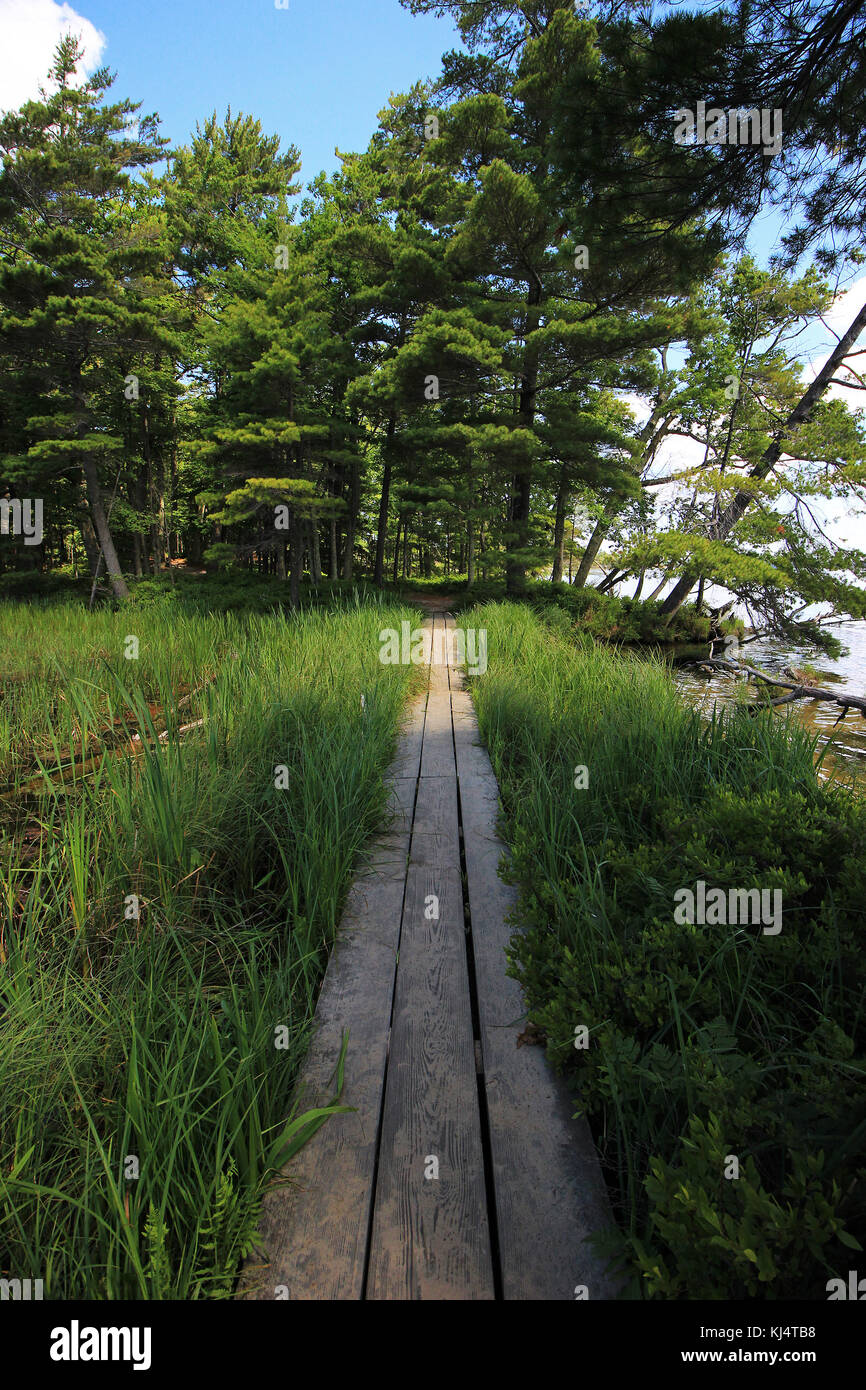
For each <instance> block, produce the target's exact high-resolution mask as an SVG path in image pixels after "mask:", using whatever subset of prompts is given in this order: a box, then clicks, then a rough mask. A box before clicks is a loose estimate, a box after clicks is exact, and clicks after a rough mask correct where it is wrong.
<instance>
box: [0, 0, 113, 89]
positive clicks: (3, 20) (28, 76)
mask: <svg viewBox="0 0 866 1390" xmlns="http://www.w3.org/2000/svg"><path fill="white" fill-rule="evenodd" d="M0 33H2V35H3V42H2V44H0V111H14V110H15V109H16V107H18V106H21V104H22V103H23V102H25V101H29V100H32V99H34V98H36V97H37V96H38V95H39V88H40V87H48V86H49V83H48V69H49V68H50V67H51V60H52V57H53V55H54V49H55V48H56V46H57V42H58V40H59V39H61V38H62V37H63V35H64V34H67V33H72V34H75V35H77V36H80V38H81V42H82V46H83V48H84V50H85V58H84V62H83V63H82V65H81V66H82V69H83V72H80V75H81V76H86V75H88V74H90V73H91V72H93V71H94V69H95V68H97V67H98V66H99V63H100V59H101V58H102V54H103V51H104V49H105V45H106V42H107V40H106V37H105V35H104V34H103V33H101V32H100V30H99V29H97V28H96V27H95V26H94V25H93V24H91V22H90V20H89V19H85V18H84V17H83V16H82V15H80V14H78V13H77V11H76V10H74V9H73V8H72V6H71V5H69V4H66V3H62V4H61V3H58V0H0Z"/></svg>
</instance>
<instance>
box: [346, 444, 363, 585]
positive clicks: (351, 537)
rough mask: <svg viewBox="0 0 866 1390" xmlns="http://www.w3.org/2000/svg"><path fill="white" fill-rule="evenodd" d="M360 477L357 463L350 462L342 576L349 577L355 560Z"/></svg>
mask: <svg viewBox="0 0 866 1390" xmlns="http://www.w3.org/2000/svg"><path fill="white" fill-rule="evenodd" d="M359 492H360V479H359V477H358V465H357V463H356V462H353V463H352V470H351V479H350V485H349V520H348V522H347V524H346V549H345V551H344V552H343V578H344V579H351V578H352V570H353V566H354V562H355V529H356V527H357V524H358V507H359V504H360V496H359Z"/></svg>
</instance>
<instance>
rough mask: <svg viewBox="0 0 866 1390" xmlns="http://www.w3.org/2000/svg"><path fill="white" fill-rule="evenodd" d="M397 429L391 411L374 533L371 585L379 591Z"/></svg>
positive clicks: (382, 573)
mask: <svg viewBox="0 0 866 1390" xmlns="http://www.w3.org/2000/svg"><path fill="white" fill-rule="evenodd" d="M396 429H397V414H396V411H394V410H392V411H391V413H390V415H389V416H388V429H387V432H386V435H385V448H384V451H383V456H382V492H381V496H380V497H379V529H378V531H377V532H376V563H375V566H374V569H373V583H374V584H376V585H378V587H379V588H380V589H381V587H382V584H383V582H384V579H385V542H386V540H387V539H388V504H389V502H390V498H391V451H392V448H393V445H394V434H395V432H396Z"/></svg>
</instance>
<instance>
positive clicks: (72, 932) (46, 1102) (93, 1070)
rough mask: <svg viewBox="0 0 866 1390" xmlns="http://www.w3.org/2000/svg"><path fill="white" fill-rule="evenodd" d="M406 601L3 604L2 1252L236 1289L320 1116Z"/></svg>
mask: <svg viewBox="0 0 866 1390" xmlns="http://www.w3.org/2000/svg"><path fill="white" fill-rule="evenodd" d="M409 616H410V614H409V612H408V611H404V610H402V609H397V608H387V609H383V608H382V607H379V606H376V605H373V604H360V605H359V604H358V603H354V604H352V603H351V602H349V601H343V602H342V603H340V605H339V607H338V608H337V609H335V610H334V611H317V612H313V613H307V614H305V615H304V616H302V617H300V618H287V617H284V616H283V615H282V614H278V615H274V616H268V617H258V616H255V615H247V616H236V615H233V614H224V615H221V616H206V615H199V614H190V613H185V612H184V611H182V610H179V609H178V605H177V603H176V602H175V601H173V600H171V599H167V600H164V601H159V600H154V601H149V602H146V603H139V604H135V603H133V604H132V605H130V606H129V607H127V608H125V609H124V610H123V611H122V612H117V613H115V612H110V611H107V610H103V611H100V612H97V613H95V614H92V615H88V614H86V613H85V612H84V611H83V610H82V608H81V607H80V606H77V605H73V604H71V603H65V604H62V605H57V606H54V607H52V606H50V605H49V606H44V605H40V606H38V607H36V606H33V607H28V606H20V605H8V606H5V607H0V673H2V675H0V692H2V707H0V708H2V713H0V1275H2V1276H3V1277H19V1278H27V1277H31V1278H42V1279H43V1280H44V1282H45V1296H46V1298H48V1297H70V1298H99V1299H104V1298H112V1299H117V1298H200V1297H206V1298H207V1297H226V1296H228V1295H229V1293H230V1291H231V1288H232V1284H233V1280H234V1277H235V1273H236V1269H237V1265H238V1261H239V1258H240V1257H241V1254H242V1252H243V1250H244V1247H245V1243H246V1241H247V1240H248V1238H249V1234H250V1232H251V1231H252V1230H253V1228H254V1226H255V1222H256V1215H257V1210H258V1206H259V1202H260V1198H261V1195H262V1192H263V1189H264V1186H265V1184H266V1183H267V1181H268V1180H269V1178H270V1177H271V1176H272V1174H273V1172H274V1170H275V1168H276V1167H278V1166H279V1164H280V1162H281V1161H282V1160H283V1159H284V1158H285V1156H286V1154H287V1153H288V1152H289V1151H290V1149H291V1144H292V1143H293V1142H296V1141H297V1139H298V1138H299V1137H303V1135H304V1133H308V1131H306V1130H301V1131H298V1130H297V1129H292V1128H291V1127H289V1128H287V1127H286V1116H287V1114H288V1112H289V1102H290V1095H291V1090H292V1084H293V1081H294V1078H295V1076H296V1073H297V1066H298V1063H299V1059H300V1058H301V1056H302V1055H303V1050H304V1044H305V1038H306V1034H307V1029H308V1024H309V1021H310V1018H311V1015H312V1012H313V1009H314V1005H315V999H316V993H317V989H318V985H319V982H320V979H321V975H322V973H323V970H324V966H325V963H326V961H327V955H328V950H329V947H330V944H331V942H332V939H333V933H334V929H335V925H336V923H337V921H338V919H339V913H340V908H341V904H342V899H343V896H344V894H345V892H346V890H347V888H348V885H349V882H350V881H351V877H352V874H353V868H354V865H355V860H356V856H357V855H358V852H359V850H360V849H361V847H362V845H363V843H364V841H365V839H366V838H367V836H368V835H369V834H370V833H371V832H372V830H373V829H374V828H375V826H376V824H377V822H378V820H379V819H380V816H381V812H382V791H381V772H382V770H383V768H384V767H385V766H386V764H387V762H388V759H389V757H390V754H391V750H392V746H393V740H394V735H395V729H396V726H397V722H398V717H399V713H400V710H401V708H402V705H403V701H404V698H405V695H406V685H407V681H408V680H410V679H411V670H412V668H405V667H394V666H391V667H385V666H382V665H381V664H380V662H379V660H378V653H379V642H378V633H379V630H380V628H381V627H382V626H383V625H385V626H388V625H395V624H399V621H400V619H401V618H402V617H409ZM131 637H135V638H137V641H138V656H137V659H136V658H132V657H127V655H126V653H127V652H131V651H133V650H134V647H133V646H132V645H131V644H130V641H129V639H130V638H131ZM362 696H363V703H362ZM160 735H164V737H162V738H160ZM278 767H279V768H284V769H285V770H286V771H285V773H284V774H283V775H281V776H280V777H279V778H277V776H276V775H275V769H276V768H278ZM277 780H279V781H280V782H284V783H285V788H284V789H280V788H278V787H277V785H276V782H277Z"/></svg>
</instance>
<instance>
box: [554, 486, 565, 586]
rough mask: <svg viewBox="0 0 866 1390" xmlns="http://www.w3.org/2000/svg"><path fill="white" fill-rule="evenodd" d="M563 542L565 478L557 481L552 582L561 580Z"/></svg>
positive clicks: (555, 582)
mask: <svg viewBox="0 0 866 1390" xmlns="http://www.w3.org/2000/svg"><path fill="white" fill-rule="evenodd" d="M564 542H565V478H564V477H562V478H561V479H560V482H559V491H558V492H557V494H556V519H555V521H554V523H553V583H554V584H559V583H560V582H561V580H562V564H563V545H564Z"/></svg>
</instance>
